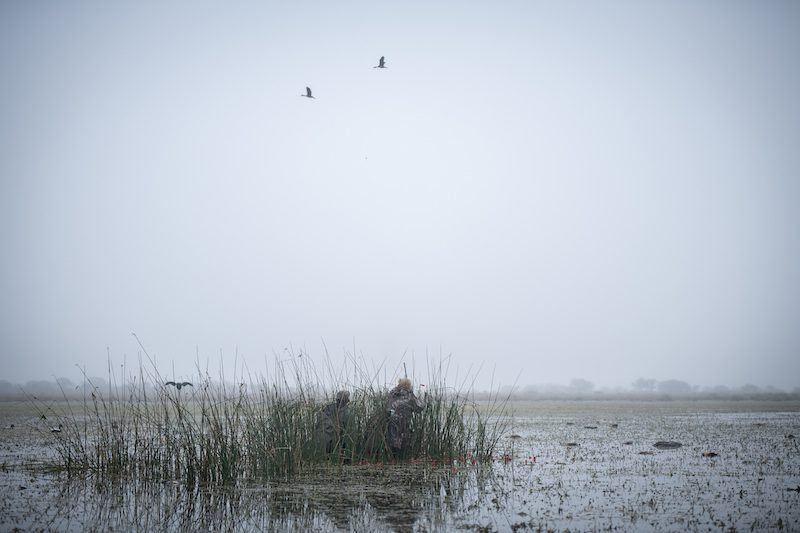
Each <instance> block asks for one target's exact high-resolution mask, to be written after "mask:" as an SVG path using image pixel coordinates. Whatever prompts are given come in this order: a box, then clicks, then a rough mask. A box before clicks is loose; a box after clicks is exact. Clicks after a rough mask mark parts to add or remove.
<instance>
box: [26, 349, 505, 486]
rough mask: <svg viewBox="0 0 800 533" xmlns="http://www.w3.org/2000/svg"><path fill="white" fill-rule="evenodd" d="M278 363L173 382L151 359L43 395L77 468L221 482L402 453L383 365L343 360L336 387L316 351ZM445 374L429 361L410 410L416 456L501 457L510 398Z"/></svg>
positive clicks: (101, 474) (64, 464) (66, 455)
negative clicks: (490, 397) (335, 411)
mask: <svg viewBox="0 0 800 533" xmlns="http://www.w3.org/2000/svg"><path fill="white" fill-rule="evenodd" d="M148 357H149V356H148ZM278 363H281V362H276V370H275V373H274V375H273V378H272V379H269V380H268V379H266V378H264V377H261V378H257V379H256V378H251V377H249V376H248V377H247V379H246V380H244V379H240V380H237V381H238V383H237V384H236V385H230V384H226V382H225V380H224V375H223V376H220V378H219V379H218V380H213V379H211V378H210V376H209V375H208V374H207V373H206V374H205V375H203V374H202V373H201V372H199V371H198V376H197V378H196V379H195V380H194V382H193V384H192V385H184V386H183V387H181V388H177V387H175V386H174V385H166V381H165V380H164V379H163V378H162V377H161V375H160V374H159V373H158V371H157V370H156V369H155V365H154V364H152V361H151V365H150V366H149V367H145V366H144V365H143V364H141V363H140V364H139V368H138V373H137V374H136V375H134V376H133V377H131V378H129V379H128V380H127V381H126V382H124V383H118V382H117V381H116V379H115V376H114V375H111V374H110V375H109V386H108V390H100V389H99V388H96V387H90V388H89V389H88V390H87V393H88V394H84V396H83V398H82V399H80V400H77V401H76V400H70V399H69V398H67V395H66V394H65V395H64V402H63V403H62V407H63V409H61V410H57V409H56V408H54V407H53V406H52V405H51V404H46V403H44V402H39V401H38V400H36V399H35V398H34V399H32V401H33V402H34V404H35V405H36V406H37V408H38V409H39V411H40V413H41V416H42V422H43V431H45V432H46V431H47V429H46V428H47V427H49V425H52V424H61V425H62V430H61V431H60V432H58V433H53V434H52V439H53V442H54V446H55V450H56V452H57V456H58V461H57V462H56V464H54V465H53V466H54V467H56V468H59V469H60V470H62V471H64V472H66V473H67V474H69V475H92V476H95V477H96V478H98V479H105V478H131V479H137V480H146V481H154V482H159V481H166V480H179V481H181V482H185V483H188V484H201V485H219V484H234V483H237V482H238V481H240V480H243V479H263V480H288V479H291V478H294V477H296V476H298V475H300V474H302V473H303V472H306V471H308V470H309V469H313V468H316V467H317V466H319V465H321V464H341V463H346V464H359V463H360V464H376V463H380V464H386V463H389V462H393V461H395V460H396V458H394V457H392V454H391V451H390V449H389V446H388V445H387V443H386V423H387V420H388V414H387V412H386V398H387V394H388V392H387V391H386V390H385V389H384V388H382V387H379V386H377V385H376V383H375V381H376V380H375V379H374V378H370V377H369V376H370V375H371V376H376V375H377V374H378V373H377V372H372V373H371V374H368V373H366V372H365V371H363V370H362V369H360V368H354V369H353V371H352V375H353V376H355V379H354V380H353V381H350V382H345V380H342V379H340V378H339V376H341V375H344V372H340V373H338V374H336V373H335V372H330V373H331V374H332V378H331V379H328V380H324V381H325V382H327V383H333V384H334V386H333V387H331V388H330V389H326V387H325V385H324V384H323V382H324V381H323V380H321V379H319V373H318V372H317V369H316V368H315V367H314V366H313V364H312V363H310V362H309V358H308V357H306V358H305V359H301V358H299V357H291V358H290V359H288V364H278ZM353 364H354V366H355V363H353ZM329 366H330V365H329ZM109 367H110V368H111V365H109ZM348 374H349V372H348ZM445 374H446V372H443V371H442V365H441V364H439V365H438V366H436V367H434V370H433V371H430V372H429V376H428V377H429V381H428V383H427V385H426V386H425V392H424V393H422V394H420V398H421V399H422V400H423V401H424V403H425V408H424V409H423V410H422V411H421V412H419V413H417V414H415V415H413V416H412V418H411V421H410V424H409V430H410V432H411V436H410V439H408V448H407V450H405V454H404V455H405V457H408V458H410V461H412V462H416V463H419V464H421V465H430V466H431V467H433V466H435V465H437V464H443V463H452V462H453V461H456V460H461V461H465V462H466V461H467V460H472V461H473V462H489V461H491V460H492V457H493V455H494V452H495V448H496V447H497V445H498V441H499V440H500V437H501V436H502V434H503V433H504V431H505V429H506V426H507V424H508V423H507V422H506V421H505V420H507V418H506V417H504V416H498V415H502V414H504V411H505V409H506V406H507V404H506V401H505V400H503V399H500V398H496V400H495V402H492V403H491V404H490V406H489V407H490V408H489V409H487V407H486V402H483V405H482V407H481V409H478V408H477V407H476V404H475V402H474V400H473V397H472V393H471V391H470V390H468V389H466V390H465V389H464V388H463V387H462V389H453V388H450V387H448V386H447V384H446V380H445ZM359 376H360V378H359ZM354 381H355V382H354ZM87 382H88V383H89V384H90V385H91V382H90V380H87ZM338 389H347V390H350V391H352V395H351V401H350V403H349V409H350V416H349V417H348V420H347V424H346V426H345V427H343V428H342V431H341V433H340V434H338V435H337V436H336V439H335V442H334V445H333V452H332V453H326V451H325V450H324V449H323V448H322V447H321V446H320V444H319V434H318V432H319V420H320V412H321V409H322V407H323V406H324V405H325V404H326V403H327V402H328V401H330V399H331V398H332V395H333V392H334V391H335V390H338Z"/></svg>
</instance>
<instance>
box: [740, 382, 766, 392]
mask: <svg viewBox="0 0 800 533" xmlns="http://www.w3.org/2000/svg"><path fill="white" fill-rule="evenodd" d="M739 392H741V393H744V394H758V393H759V392H761V389H759V388H758V387H757V386H756V385H753V384H752V383H747V384H746V385H742V386H741V388H739Z"/></svg>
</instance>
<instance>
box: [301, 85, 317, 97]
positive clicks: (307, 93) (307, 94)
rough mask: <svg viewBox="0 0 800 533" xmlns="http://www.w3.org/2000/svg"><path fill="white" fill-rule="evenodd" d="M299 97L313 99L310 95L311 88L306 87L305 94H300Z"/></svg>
mask: <svg viewBox="0 0 800 533" xmlns="http://www.w3.org/2000/svg"><path fill="white" fill-rule="evenodd" d="M300 96H305V97H306V98H314V96H313V95H312V94H311V87H306V94H301V95H300Z"/></svg>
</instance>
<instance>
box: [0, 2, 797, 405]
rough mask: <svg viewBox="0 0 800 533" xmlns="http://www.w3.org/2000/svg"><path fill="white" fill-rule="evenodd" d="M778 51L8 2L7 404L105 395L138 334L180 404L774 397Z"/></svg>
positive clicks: (535, 27) (542, 14)
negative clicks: (458, 385) (194, 389)
mask: <svg viewBox="0 0 800 533" xmlns="http://www.w3.org/2000/svg"><path fill="white" fill-rule="evenodd" d="M799 27H800V4H798V3H796V2H781V1H767V2H745V1H730V2H721V1H719V2H718V1H709V2H689V1H675V2H647V3H642V2H634V1H630V2H627V1H609V2H558V3H548V2H527V1H519V2H510V1H509V2H480V1H476V2H460V3H458V4H453V3H450V2H414V1H411V2H396V3H395V2H380V3H375V2H350V1H344V2H336V3H330V2H316V1H308V2H235V3H225V4H221V3H206V2H197V3H195V2H192V3H185V2H164V3H147V2H145V3H141V2H136V3H134V2H119V3H113V4H107V3H100V2H88V1H87V2H24V1H13V0H12V1H6V2H2V3H0V72H1V73H2V74H0V117H2V120H0V247H1V248H0V249H1V250H2V262H1V263H0V292H1V293H2V298H0V364H1V365H2V369H1V370H0V379H2V380H5V381H10V382H20V383H21V382H26V381H29V380H39V379H49V378H50V377H53V376H58V377H66V378H68V379H71V380H72V381H71V382H70V383H80V382H81V381H82V377H81V376H82V374H81V370H80V369H84V370H85V371H86V373H87V374H88V375H90V376H92V375H99V376H103V375H106V372H107V366H108V361H109V358H110V360H111V361H112V362H113V363H114V364H115V365H116V364H120V363H122V362H123V361H127V363H128V364H129V365H130V364H131V362H132V361H136V360H137V358H138V357H139V356H140V354H141V348H140V346H139V344H138V343H137V341H136V339H135V338H134V337H133V336H132V335H131V332H135V333H136V334H137V335H138V337H139V338H140V339H141V340H142V343H143V344H144V345H145V346H146V348H147V351H148V352H149V353H150V354H151V355H152V356H153V357H154V358H155V359H156V361H157V363H158V365H159V369H160V371H161V372H162V373H163V374H165V375H170V376H172V375H173V374H175V377H181V376H185V377H189V376H191V375H193V374H195V373H196V371H197V368H196V366H197V363H198V362H199V363H200V366H201V367H203V368H206V366H208V367H209V368H211V372H212V374H213V373H214V372H215V371H216V369H217V368H218V367H219V366H220V365H222V366H224V367H226V368H228V369H233V367H234V366H235V365H238V366H239V367H241V365H242V364H245V365H246V366H247V368H249V370H250V371H252V372H255V373H259V372H266V371H267V370H268V367H269V365H270V364H272V361H274V360H275V358H280V357H284V354H286V353H293V354H298V353H303V354H304V356H306V357H309V358H311V359H312V360H314V361H319V362H320V364H322V363H321V362H322V361H324V360H330V361H333V362H334V364H339V362H341V361H344V360H345V359H346V358H347V357H348V354H349V355H350V356H357V357H358V358H362V357H363V360H364V361H369V362H370V363H371V364H374V365H376V366H381V365H383V366H384V367H385V368H387V369H388V372H389V374H390V375H391V372H393V371H394V370H395V369H397V368H398V367H399V365H401V364H402V361H408V362H409V363H412V362H413V365H414V368H415V369H416V372H420V369H421V368H422V367H424V366H425V364H426V361H427V360H437V359H439V358H440V357H445V358H446V357H448V356H450V355H451V354H452V355H451V357H450V359H449V361H450V364H451V367H452V368H453V371H454V372H455V370H456V369H457V371H458V372H459V373H460V374H461V375H464V374H467V373H473V374H474V375H475V377H476V381H475V385H476V386H477V387H478V388H488V387H490V386H492V385H494V386H497V385H498V384H501V385H511V384H514V383H516V384H518V385H519V386H521V387H524V386H525V385H526V384H543V383H554V384H563V385H564V386H567V387H569V386H571V385H575V384H576V383H577V385H576V386H578V387H580V385H581V381H586V382H588V383H590V384H591V385H592V386H593V387H600V386H605V387H615V386H624V387H631V386H632V384H634V383H636V380H638V379H640V378H641V379H647V380H653V381H654V383H655V384H654V385H653V386H654V387H656V386H657V383H658V382H669V380H678V381H683V382H687V383H689V384H692V385H699V386H707V387H713V386H715V385H728V386H731V387H741V386H743V385H745V384H750V385H752V386H756V387H769V386H773V387H780V388H783V389H786V390H791V389H794V388H795V387H797V386H798V385H800V377H798V376H800V357H798V355H799V354H800V283H798V281H800V280H798V273H799V272H800V211H798V209H797V204H798V200H800V179H799V178H800V176H798V169H799V168H800V150H798V144H797V143H798V139H800V103H799V100H798V97H797V95H798V94H800V63H798V61H797V50H800V32H798V31H797V29H798V28H799ZM380 56H385V57H386V63H387V66H388V68H387V69H373V68H372V67H373V66H375V65H377V63H378V59H379V58H380ZM306 86H309V87H310V88H311V89H312V91H313V92H314V96H315V97H316V98H315V99H313V100H312V99H307V98H302V97H300V94H301V93H304V92H305V87H306ZM173 369H174V370H173ZM576 380H578V381H576ZM640 384H641V383H640Z"/></svg>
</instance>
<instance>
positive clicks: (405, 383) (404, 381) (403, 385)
mask: <svg viewBox="0 0 800 533" xmlns="http://www.w3.org/2000/svg"><path fill="white" fill-rule="evenodd" d="M397 387H398V388H400V389H405V390H408V391H410V390H411V380H410V379H408V378H400V379H399V380H398V381H397Z"/></svg>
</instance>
